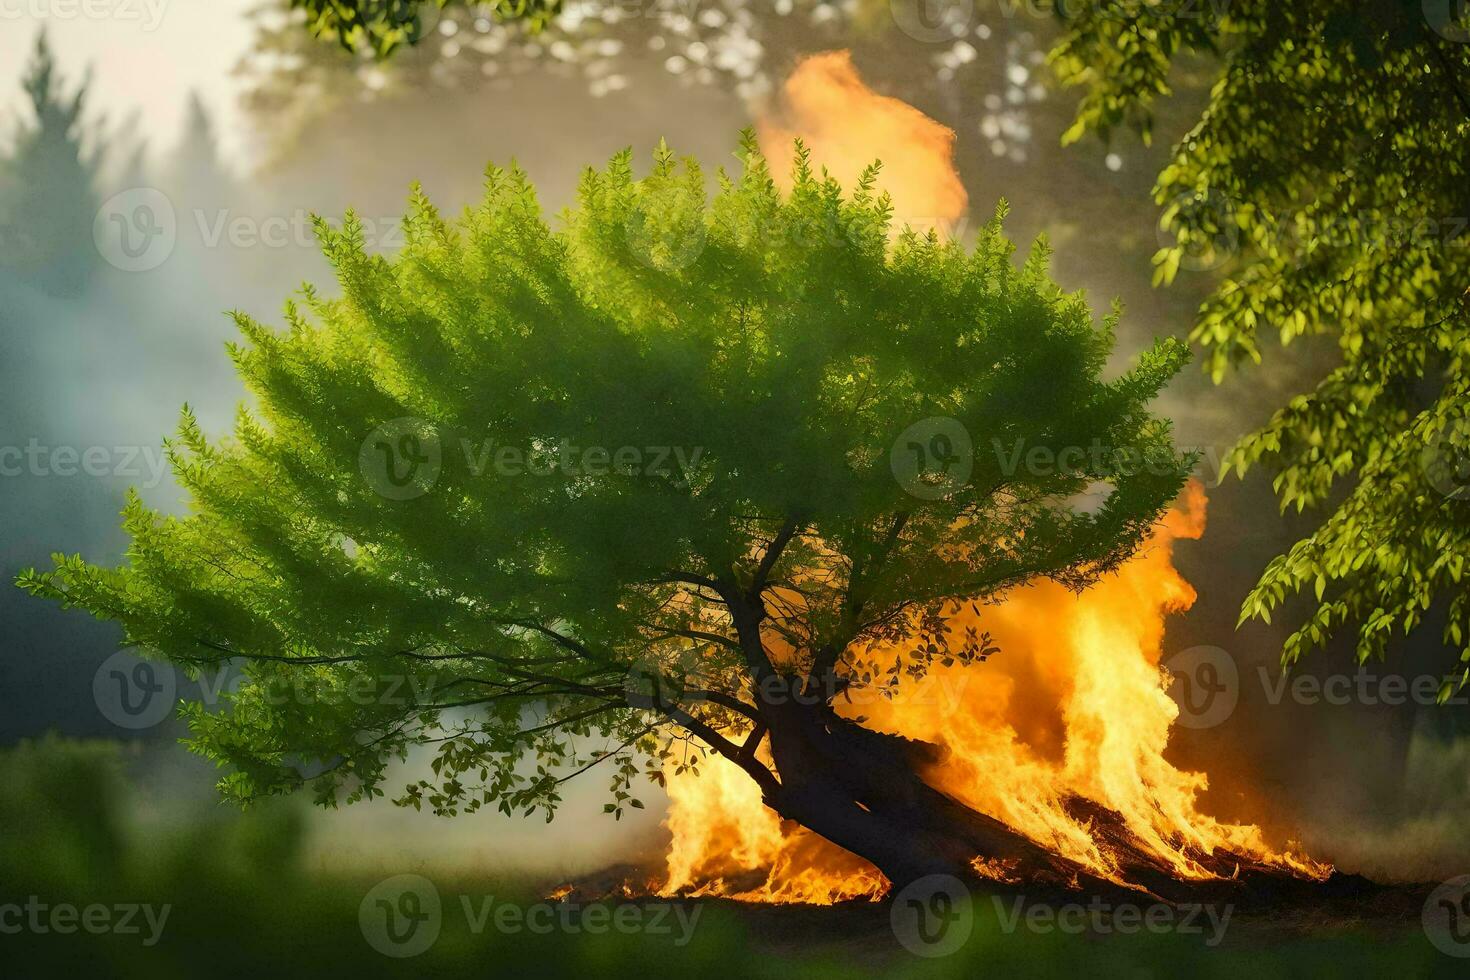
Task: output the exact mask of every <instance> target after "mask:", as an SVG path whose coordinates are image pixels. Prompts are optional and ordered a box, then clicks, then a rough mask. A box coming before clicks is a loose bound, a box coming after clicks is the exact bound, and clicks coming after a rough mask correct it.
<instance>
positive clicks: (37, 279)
mask: <svg viewBox="0 0 1470 980" xmlns="http://www.w3.org/2000/svg"><path fill="white" fill-rule="evenodd" d="M22 85H23V86H24V88H25V92H26V95H27V97H28V99H29V101H30V105H31V110H32V113H33V116H34V118H33V119H32V120H31V121H30V122H29V123H24V122H23V123H22V125H21V127H20V128H19V130H18V132H17V133H16V136H15V140H14V144H13V149H12V151H11V153H10V156H9V158H8V159H3V160H0V231H3V236H0V258H3V260H4V261H3V264H4V265H6V266H9V267H10V269H11V271H12V273H13V274H14V275H16V276H17V277H18V278H19V279H21V280H23V281H25V282H28V283H29V284H31V285H34V286H36V287H39V288H40V289H42V290H44V291H45V292H47V293H49V294H52V295H58V296H65V295H74V294H76V293H78V292H79V291H80V290H81V289H82V287H83V286H84V285H85V284H86V282H87V280H88V279H90V278H91V275H92V272H93V271H94V269H95V267H96V263H97V253H96V249H95V248H94V246H93V244H92V221H93V219H94V218H95V217H96V214H97V207H98V205H99V203H100V202H99V201H98V199H97V189H96V188H97V166H98V160H99V158H100V156H101V152H102V147H101V145H100V141H98V140H95V139H93V140H89V139H88V137H87V135H86V134H85V133H84V132H83V123H82V112H83V109H84V106H85V102H86V96H87V82H85V81H84V82H83V83H82V84H81V85H80V86H78V87H77V90H76V91H75V92H73V93H72V94H70V95H67V94H64V93H63V91H62V83H61V79H60V77H59V76H58V75H57V73H56V60H55V58H54V57H53V56H52V53H51V46H50V45H49V44H48V43H47V41H46V35H45V33H44V32H42V33H40V34H38V35H37V37H36V50H35V53H34V54H33V55H32V58H31V62H30V65H29V66H28V67H27V69H26V73H25V77H24V79H23V81H22Z"/></svg>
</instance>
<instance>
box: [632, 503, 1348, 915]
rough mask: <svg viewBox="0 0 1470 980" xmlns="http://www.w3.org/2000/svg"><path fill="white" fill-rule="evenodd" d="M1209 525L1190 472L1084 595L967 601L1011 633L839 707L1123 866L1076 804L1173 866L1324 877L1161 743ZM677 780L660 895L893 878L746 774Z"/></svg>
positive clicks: (1006, 807)
mask: <svg viewBox="0 0 1470 980" xmlns="http://www.w3.org/2000/svg"><path fill="white" fill-rule="evenodd" d="M1204 523H1205V495H1204V490H1203V489H1202V488H1201V487H1200V485H1199V484H1198V483H1191V484H1190V485H1189V487H1188V488H1187V490H1186V492H1185V494H1184V495H1183V497H1182V499H1181V501H1180V502H1179V503H1178V505H1177V506H1176V507H1175V508H1174V509H1173V510H1171V511H1170V512H1169V513H1168V514H1167V516H1166V517H1165V519H1164V520H1163V521H1162V522H1161V525H1160V526H1159V528H1158V529H1157V531H1156V532H1155V534H1154V535H1153V537H1152V538H1151V539H1150V541H1149V542H1148V544H1147V545H1146V546H1145V547H1144V548H1143V549H1141V550H1140V552H1139V553H1138V554H1137V555H1136V556H1134V558H1133V559H1132V560H1130V561H1129V562H1128V563H1126V564H1125V565H1124V566H1123V567H1122V568H1120V569H1119V570H1118V571H1117V572H1116V573H1115V574H1113V575H1111V576H1108V577H1106V578H1104V579H1103V580H1102V581H1100V582H1099V583H1097V584H1096V585H1094V586H1093V587H1092V588H1090V589H1088V590H1086V591H1084V592H1083V593H1082V594H1080V595H1078V594H1075V593H1072V592H1070V591H1068V590H1067V589H1065V588H1063V587H1062V586H1059V585H1057V584H1055V583H1052V582H1041V583H1037V584H1033V585H1029V586H1026V587H1023V588H1019V589H1016V590H1014V591H1012V592H1011V593H1009V594H1008V595H1007V596H1006V597H1005V598H1004V600H1003V601H1002V602H1000V603H997V604H994V605H990V606H986V607H982V611H981V614H980V615H979V616H978V617H977V616H976V614H975V613H974V612H972V611H970V610H968V609H966V611H964V612H962V613H960V614H959V615H957V616H955V617H954V618H953V620H952V621H953V622H954V623H955V624H956V626H957V627H963V626H964V625H983V627H984V629H986V630H988V631H989V632H990V633H991V635H992V636H993V637H994V639H995V642H996V643H997V644H998V645H999V646H1000V649H1001V652H1000V653H999V654H997V655H996V656H994V657H992V658H991V659H990V660H989V661H987V662H986V663H984V664H979V665H975V666H970V667H965V666H961V665H955V666H953V667H950V668H945V667H942V666H936V667H935V668H934V669H933V670H931V671H930V673H929V675H928V676H927V677H926V678H925V679H924V681H923V682H922V683H920V684H917V685H914V686H913V688H912V690H911V691H909V692H906V693H904V694H900V695H899V696H897V697H895V698H894V699H893V700H892V701H887V700H883V699H881V698H876V697H874V698H866V699H858V701H857V703H855V704H846V703H844V702H840V701H839V702H838V710H839V712H840V713H842V714H844V715H846V716H848V717H854V718H856V717H859V716H862V717H864V718H865V721H864V724H866V725H867V726H869V727H871V728H875V729H878V730H881V731H886V732H893V733H897V734H902V735H905V736H907V737H909V738H915V739H922V740H925V741H928V742H932V743H934V744H936V745H940V746H942V747H943V748H945V749H947V750H948V751H947V753H946V756H945V758H944V759H943V760H942V761H941V762H939V763H937V764H935V765H934V766H933V767H932V768H931V769H930V770H929V771H927V772H925V773H924V774H923V775H924V777H925V779H926V780H927V781H928V782H930V784H931V785H934V786H936V787H939V788H940V789H943V790H944V791H945V792H947V793H949V794H950V795H951V796H953V797H955V798H956V799H958V800H960V801H962V802H964V803H965V804H967V805H969V806H971V807H973V808H974V809H976V810H979V811H980V812H982V813H986V814H989V815H990V816H993V817H996V818H997V819H1000V820H1002V821H1004V822H1005V823H1006V824H1008V825H1009V826H1011V827H1012V828H1013V829H1015V830H1017V831H1019V832H1020V833H1023V834H1025V835H1026V836H1028V837H1030V838H1031V839H1033V840H1035V841H1037V842H1038V843H1041V844H1044V845H1046V846H1047V847H1049V848H1051V849H1052V850H1054V851H1056V852H1057V853H1059V854H1062V855H1064V856H1066V857H1069V858H1071V859H1073V860H1075V861H1077V862H1078V863H1080V864H1082V865H1083V866H1084V867H1086V868H1088V869H1090V870H1092V871H1093V872H1095V873H1097V874H1099V875H1101V876H1103V877H1107V878H1110V879H1112V880H1114V881H1118V882H1120V883H1121V882H1123V881H1124V878H1123V875H1122V872H1121V869H1120V866H1119V855H1118V853H1117V851H1116V850H1115V847H1114V844H1113V843H1112V842H1110V841H1109V840H1107V839H1105V838H1104V836H1103V835H1102V834H1100V833H1099V832H1098V828H1097V826H1096V825H1095V824H1094V823H1093V822H1092V821H1091V820H1090V819H1089V817H1087V816H1085V815H1079V814H1078V813H1077V812H1076V810H1077V808H1076V807H1075V806H1069V803H1071V802H1073V801H1077V800H1083V801H1089V802H1090V803H1091V804H1095V805H1096V806H1097V807H1101V808H1103V810H1105V811H1112V812H1113V813H1115V814H1116V815H1117V816H1118V818H1120V819H1121V821H1122V825H1123V827H1124V828H1125V829H1126V831H1127V834H1126V838H1127V842H1128V845H1129V846H1131V847H1133V848H1136V849H1137V850H1138V851H1141V852H1143V853H1145V854H1147V855H1149V856H1151V857H1152V858H1154V859H1155V860H1157V861H1158V862H1159V863H1161V864H1162V865H1163V866H1164V867H1165V868H1166V869H1167V870H1169V871H1171V872H1172V873H1173V874H1174V875H1175V876H1177V877H1179V878H1183V879H1196V880H1204V879H1212V878H1219V877H1222V876H1224V875H1222V873H1221V872H1219V871H1218V870H1211V869H1209V868H1207V867H1205V866H1204V864H1202V863H1201V861H1202V860H1203V859H1205V858H1208V857H1209V856H1212V855H1216V854H1223V855H1225V856H1244V857H1247V858H1250V859H1252V860H1255V861H1258V862H1261V863H1263V864H1267V865H1271V866H1274V867H1276V868H1278V869H1280V870H1282V871H1285V872H1288V873H1292V874H1299V875H1305V876H1309V877H1318V878H1320V877H1325V875H1326V874H1327V873H1329V872H1330V870H1331V869H1330V867H1329V866H1327V865H1323V864H1318V863H1316V862H1313V861H1311V860H1310V859H1309V858H1305V857H1303V856H1301V855H1299V854H1296V853H1293V852H1292V851H1291V850H1284V851H1277V850H1273V849H1272V848H1271V847H1269V846H1268V845H1267V843H1266V841H1265V839H1264V838H1263V836H1262V834H1261V831H1260V829H1259V828H1258V827H1255V826H1253V825H1248V824H1231V823H1224V822H1221V821H1219V820H1216V819H1215V818H1213V817H1211V816H1208V815H1207V814H1204V813H1202V812H1201V811H1200V809H1199V805H1198V798H1199V794H1200V793H1202V792H1203V791H1204V790H1205V789H1206V788H1207V787H1208V784H1209V781H1208V777H1207V776H1206V775H1205V774H1204V773H1198V772H1186V771H1183V770H1180V769H1177V768H1175V767H1174V766H1173V765H1172V764H1171V763H1169V762H1168V761H1167V760H1166V759H1165V758H1164V750H1165V747H1166V746H1167V744H1168V741H1169V731H1170V727H1171V726H1172V725H1173V723H1174V720H1175V718H1176V717H1177V716H1178V713H1179V709H1178V706H1177V705H1176V704H1175V703H1174V701H1173V700H1172V699H1170V698H1169V696H1168V694H1167V689H1168V685H1169V675H1168V673H1167V671H1165V670H1163V669H1162V668H1161V667H1160V666H1159V659H1160V656H1161V654H1162V643H1163V638H1164V622H1165V617H1166V616H1168V615H1169V614H1170V613H1174V612H1179V611H1182V610H1185V609H1188V608H1189V607H1190V606H1191V605H1192V604H1193V602H1194V600H1195V591H1194V589H1193V588H1192V587H1191V586H1190V585H1189V583H1188V582H1186V581H1185V580H1184V578H1183V577H1182V576H1181V575H1180V574H1179V572H1178V571H1177V570H1176V569H1175V568H1174V566H1173V562H1172V556H1173V544H1174V542H1175V541H1176V540H1178V539H1180V538H1198V537H1199V536H1200V535H1201V534H1202V533H1203V531H1204ZM668 789H669V800H670V806H669V813H668V817H667V820H666V826H667V827H668V829H669V831H670V832H671V834H672V843H671V845H670V849H669V853H668V865H667V877H666V879H665V882H664V885H663V886H662V888H661V889H660V891H661V893H662V894H666V895H673V894H681V895H707V894H718V895H724V896H727V897H731V898H737V899H742V900H747V901H764V902H808V903H819V904H825V903H830V902H834V901H842V900H846V899H855V898H868V899H876V898H878V897H881V896H882V894H883V893H884V892H885V891H886V890H887V882H886V880H884V878H883V876H882V875H881V874H880V873H879V872H878V871H877V870H876V869H874V868H873V867H871V866H870V865H868V864H867V863H866V862H864V861H862V860H861V859H859V858H857V857H856V856H854V855H852V854H850V853H848V852H847V851H845V850H843V849H841V848H839V847H837V846H835V845H833V844H830V843H828V842H827V841H825V840H823V839H822V838H820V837H817V836H816V835H815V834H812V833H811V832H809V831H807V830H805V829H804V828H801V827H799V826H796V825H794V824H791V823H788V822H783V821H781V820H780V818H779V817H777V816H776V814H775V813H773V812H772V811H770V810H769V809H767V808H766V807H765V806H764V805H763V804H762V803H761V799H760V793H759V791H758V789H757V788H756V786H755V785H754V783H753V782H751V780H750V779H749V777H747V776H746V775H745V774H744V773H743V772H742V771H741V770H740V769H739V768H737V767H736V766H734V765H733V764H731V763H728V762H725V761H724V760H722V759H720V758H719V757H717V756H711V757H709V758H708V759H707V760H706V761H705V762H704V763H703V764H702V766H701V768H700V771H699V774H698V776H693V775H690V774H688V773H685V774H682V775H678V776H674V775H673V774H672V773H671V774H670V778H669V780H668ZM973 866H974V867H975V869H976V871H977V872H978V873H980V874H982V875H983V876H985V877H989V878H992V879H994V880H997V881H1013V880H1014V877H1013V875H1012V873H1011V872H1012V869H1011V868H1010V867H1009V866H1007V865H1005V864H1003V863H1001V862H998V861H994V860H991V859H989V858H986V857H984V856H977V858H976V859H975V861H974V862H973ZM737 882H740V884H736V883H737Z"/></svg>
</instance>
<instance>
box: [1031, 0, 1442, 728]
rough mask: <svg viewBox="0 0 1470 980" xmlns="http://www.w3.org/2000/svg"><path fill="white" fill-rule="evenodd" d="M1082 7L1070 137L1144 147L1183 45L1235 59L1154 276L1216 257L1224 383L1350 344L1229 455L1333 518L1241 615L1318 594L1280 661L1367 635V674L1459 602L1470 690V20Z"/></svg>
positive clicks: (1173, 208)
mask: <svg viewBox="0 0 1470 980" xmlns="http://www.w3.org/2000/svg"><path fill="white" fill-rule="evenodd" d="M1068 9H1069V10H1071V11H1072V12H1071V14H1070V20H1069V34H1068V36H1067V37H1066V38H1065V39H1064V40H1063V42H1062V43H1061V44H1060V45H1059V46H1058V47H1057V48H1056V49H1055V51H1054V52H1053V55H1052V57H1053V62H1054V64H1055V65H1056V66H1057V68H1058V69H1059V70H1060V72H1061V75H1062V77H1063V79H1064V80H1066V81H1069V82H1071V83H1073V84H1077V85H1081V86H1082V87H1083V88H1084V90H1085V92H1086V94H1085V97H1084V99H1083V101H1082V105H1081V109H1080V112H1079V115H1078V119H1077V123H1076V126H1075V127H1074V129H1073V131H1072V132H1071V133H1070V134H1069V135H1070V137H1072V138H1076V137H1078V136H1080V135H1081V134H1082V133H1083V132H1084V131H1085V130H1087V129H1094V130H1097V131H1098V132H1100V133H1101V134H1102V135H1103V136H1105V137H1106V136H1107V134H1108V132H1109V131H1110V129H1112V128H1113V127H1115V126H1118V125H1121V124H1124V123H1125V122H1126V123H1131V124H1133V125H1135V126H1137V127H1139V128H1140V129H1141V130H1142V131H1143V133H1144V135H1145V136H1147V134H1148V132H1149V121H1150V113H1151V110H1152V107H1153V106H1154V104H1155V100H1156V99H1158V98H1159V97H1160V96H1167V95H1168V94H1169V80H1170V77H1171V68H1172V67H1173V64H1174V62H1175V60H1176V59H1177V58H1178V57H1179V56H1180V54H1181V53H1183V52H1190V53H1192V54H1197V55H1205V56H1216V57H1218V58H1219V62H1218V64H1219V77H1218V79H1217V81H1216V84H1215V87H1214V89H1213V92H1212V96H1211V99H1210V102H1209V105H1208V106H1207V107H1206V109H1205V111H1204V114H1203V115H1202V116H1201V117H1200V119H1199V120H1198V123H1197V125H1195V127H1194V128H1193V129H1192V130H1191V131H1190V132H1189V133H1188V134H1187V135H1186V136H1185V137H1184V138H1183V140H1182V141H1181V142H1180V143H1179V144H1178V146H1177V147H1176V149H1175V155H1174V159H1173V161H1172V162H1171V163H1170V164H1169V165H1168V166H1167V167H1166V168H1165V169H1164V170H1163V172H1162V173H1161V174H1160V175H1159V178H1158V183H1157V186H1156V190H1155V194H1156V197H1157V200H1158V202H1159V203H1160V204H1163V205H1165V206H1166V209H1165V211H1164V214H1163V220H1164V222H1165V223H1166V224H1167V225H1168V226H1169V227H1171V228H1172V229H1173V231H1174V233H1175V235H1176V236H1177V241H1176V242H1175V244H1174V245H1173V246H1171V247H1168V248H1165V249H1163V250H1161V251H1160V252H1159V253H1158V255H1157V256H1156V258H1155V261H1156V264H1157V271H1156V279H1157V281H1160V282H1165V283H1167V282H1171V281H1173V280H1174V279H1175V277H1176V275H1177V274H1178V271H1179V269H1180V268H1181V267H1183V268H1185V269H1209V268H1215V267H1223V269H1224V271H1225V275H1224V276H1223V278H1222V279H1221V281H1220V283H1219V286H1218V288H1217V289H1215V291H1214V292H1213V294H1212V295H1211V296H1210V297H1209V298H1208V299H1207V300H1206V302H1205V303H1204V305H1203V306H1202V308H1201V310H1200V313H1199V319H1198V322H1197V323H1196V325H1195V327H1194V332H1193V335H1192V337H1193V339H1194V340H1196V341H1198V342H1200V343H1201V344H1203V345H1204V346H1205V347H1206V348H1207V350H1208V352H1209V357H1208V359H1207V362H1206V366H1207V367H1208V369H1209V370H1210V371H1211V373H1212V374H1213V376H1214V377H1215V378H1216V379H1217V380H1218V379H1220V378H1221V377H1222V376H1223V375H1224V373H1225V372H1226V371H1227V370H1228V369H1229V368H1230V367H1231V366H1232V365H1236V364H1239V363H1241V362H1259V361H1260V360H1261V359H1262V356H1263V355H1262V346H1263V345H1262V343H1261V339H1260V334H1261V333H1262V332H1263V331H1269V332H1270V333H1273V334H1277V335H1279V337H1280V339H1281V343H1282V345H1283V346H1285V345H1287V344H1290V343H1291V342H1292V341H1293V340H1296V339H1298V338H1303V337H1317V336H1322V337H1324V338H1330V339H1331V340H1332V341H1335V348H1336V350H1335V351H1334V352H1333V354H1334V356H1333V358H1332V361H1333V363H1331V364H1330V365H1329V369H1328V370H1327V371H1326V373H1325V375H1323V376H1321V377H1320V380H1319V383H1318V384H1317V385H1316V388H1315V390H1313V391H1311V392H1309V393H1307V394H1304V395H1300V396H1298V397H1296V398H1293V399H1292V400H1291V401H1290V402H1289V403H1288V404H1287V405H1284V406H1282V407H1281V408H1280V409H1279V410H1278V411H1277V412H1276V413H1275V415H1274V416H1273V417H1272V418H1271V419H1270V421H1269V422H1267V423H1266V424H1265V425H1264V426H1262V427H1261V428H1260V429H1258V430H1257V431H1255V432H1253V433H1251V434H1249V435H1247V436H1246V437H1245V438H1244V439H1243V440H1241V442H1240V443H1239V444H1238V445H1237V446H1236V448H1235V449H1234V450H1233V452H1232V454H1231V457H1230V459H1231V462H1232V463H1233V465H1234V467H1235V468H1236V470H1237V472H1238V473H1240V474H1242V475H1244V473H1245V472H1246V471H1247V470H1248V469H1249V468H1250V467H1253V466H1257V465H1259V466H1264V467H1267V468H1269V470H1270V471H1271V472H1273V473H1274V474H1275V483H1274V486H1275V488H1276V491H1277V494H1278V496H1279V499H1280V502H1281V507H1282V509H1283V510H1286V509H1287V508H1295V509H1297V510H1298V511H1301V510H1304V509H1307V508H1316V509H1320V510H1322V511H1324V512H1325V514H1324V517H1323V519H1322V521H1321V523H1320V524H1319V525H1318V526H1317V527H1316V529H1315V530H1314V531H1313V532H1312V533H1311V534H1310V535H1309V536H1308V537H1306V538H1303V539H1302V540H1300V541H1298V542H1296V543H1295V544H1294V545H1292V547H1291V548H1290V549H1289V550H1288V551H1287V552H1286V553H1285V554H1283V555H1280V556H1278V557H1277V558H1275V559H1273V560H1272V561H1271V562H1270V563H1269V564H1268V565H1267V567H1266V569H1265V570H1264V572H1263V573H1262V575H1261V579H1260V582H1259V584H1258V585H1257V586H1256V588H1255V589H1254V590H1253V591H1252V592H1251V594H1250V595H1249V596H1248V597H1247V598H1246V600H1245V603H1244V608H1243V610H1242V620H1244V619H1246V618H1248V617H1252V616H1254V617H1259V618H1261V619H1264V620H1266V621H1268V622H1269V621H1270V617H1271V614H1272V613H1273V611H1276V610H1278V609H1280V608H1281V607H1282V606H1283V605H1284V604H1285V603H1286V602H1287V600H1288V597H1290V596H1297V595H1301V596H1303V598H1304V599H1306V598H1307V596H1305V595H1303V594H1306V593H1310V595H1311V596H1312V597H1315V600H1316V601H1315V604H1314V605H1306V604H1305V603H1304V605H1305V608H1306V610H1307V614H1306V615H1305V618H1304V619H1303V620H1302V621H1301V622H1300V625H1299V626H1298V627H1297V628H1296V630H1295V631H1294V632H1293V633H1292V634H1291V635H1290V637H1289V638H1288V639H1287V641H1286V644H1285V649H1284V651H1283V662H1284V663H1286V664H1291V663H1293V662H1295V661H1296V660H1297V659H1298V658H1300V657H1301V656H1302V655H1303V654H1304V653H1306V652H1308V651H1309V650H1311V649H1313V648H1314V647H1318V646H1322V645H1325V644H1326V643H1327V642H1328V641H1329V639H1330V638H1332V637H1333V635H1334V634H1335V633H1337V632H1338V631H1339V630H1341V629H1343V628H1344V627H1351V628H1353V629H1355V630H1356V636H1357V657H1358V659H1359V660H1360V661H1366V660H1368V659H1370V658H1381V657H1382V656H1384V654H1385V651H1386V650H1387V648H1388V645H1389V641H1390V638H1391V637H1393V636H1394V635H1395V634H1396V633H1397V634H1402V633H1405V632H1408V631H1412V630H1414V629H1415V628H1416V627H1418V626H1419V625H1420V624H1421V623H1422V622H1423V621H1424V620H1425V618H1426V615H1428V614H1430V613H1431V609H1434V610H1436V611H1441V610H1442V611H1443V613H1444V614H1445V615H1446V617H1447V619H1446V622H1445V625H1444V642H1445V643H1446V644H1447V645H1451V646H1452V648H1454V649H1458V651H1459V655H1460V657H1459V658H1460V663H1461V665H1462V666H1460V667H1456V668H1455V669H1454V670H1453V671H1451V673H1450V674H1449V675H1448V676H1447V677H1446V679H1445V682H1444V684H1443V685H1442V687H1441V691H1440V696H1441V699H1444V698H1447V697H1448V696H1449V695H1451V694H1452V693H1453V692H1454V691H1456V690H1457V689H1459V688H1460V687H1462V686H1463V685H1464V684H1465V683H1466V682H1467V681H1470V592H1467V590H1466V588H1465V583H1464V573H1465V565H1466V559H1467V557H1470V520H1467V519H1466V516H1467V515H1466V510H1465V507H1466V506H1467V504H1466V501H1467V499H1470V464H1467V460H1470V371H1467V364H1466V360H1465V359H1466V355H1467V353H1470V305H1467V303H1466V301H1465V295H1466V288H1467V286H1470V252H1467V250H1466V244H1467V241H1470V238H1467V237H1466V234H1465V232H1466V228H1467V219H1466V214H1467V212H1466V207H1467V204H1470V197H1467V195H1466V192H1465V175H1466V172H1467V164H1470V148H1467V140H1466V134H1467V126H1470V47H1467V45H1466V43H1465V42H1466V41H1470V25H1467V24H1466V23H1465V22H1464V21H1462V20H1461V19H1459V18H1458V16H1457V13H1458V11H1459V10H1460V9H1461V8H1460V5H1458V4H1451V3H1449V2H1448V0H1445V2H1426V3H1422V4H1421V3H1403V4H1400V3H1387V2H1375V3H1369V4H1363V3H1347V2H1343V0H1314V2H1308V3H1291V4H1281V3H1271V2H1267V0H1245V2H1238V3H1232V4H1230V5H1229V6H1228V8H1209V7H1207V6H1201V5H1198V4H1158V5H1153V4H1150V5H1140V6H1135V7H1133V8H1131V11H1130V13H1129V14H1128V15H1126V16H1124V15H1122V14H1121V13H1119V12H1118V11H1116V10H1110V9H1108V8H1107V7H1105V6H1104V5H1091V6H1088V5H1083V6H1082V7H1081V8H1080V9H1076V10H1072V8H1070V7H1069V8H1068Z"/></svg>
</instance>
